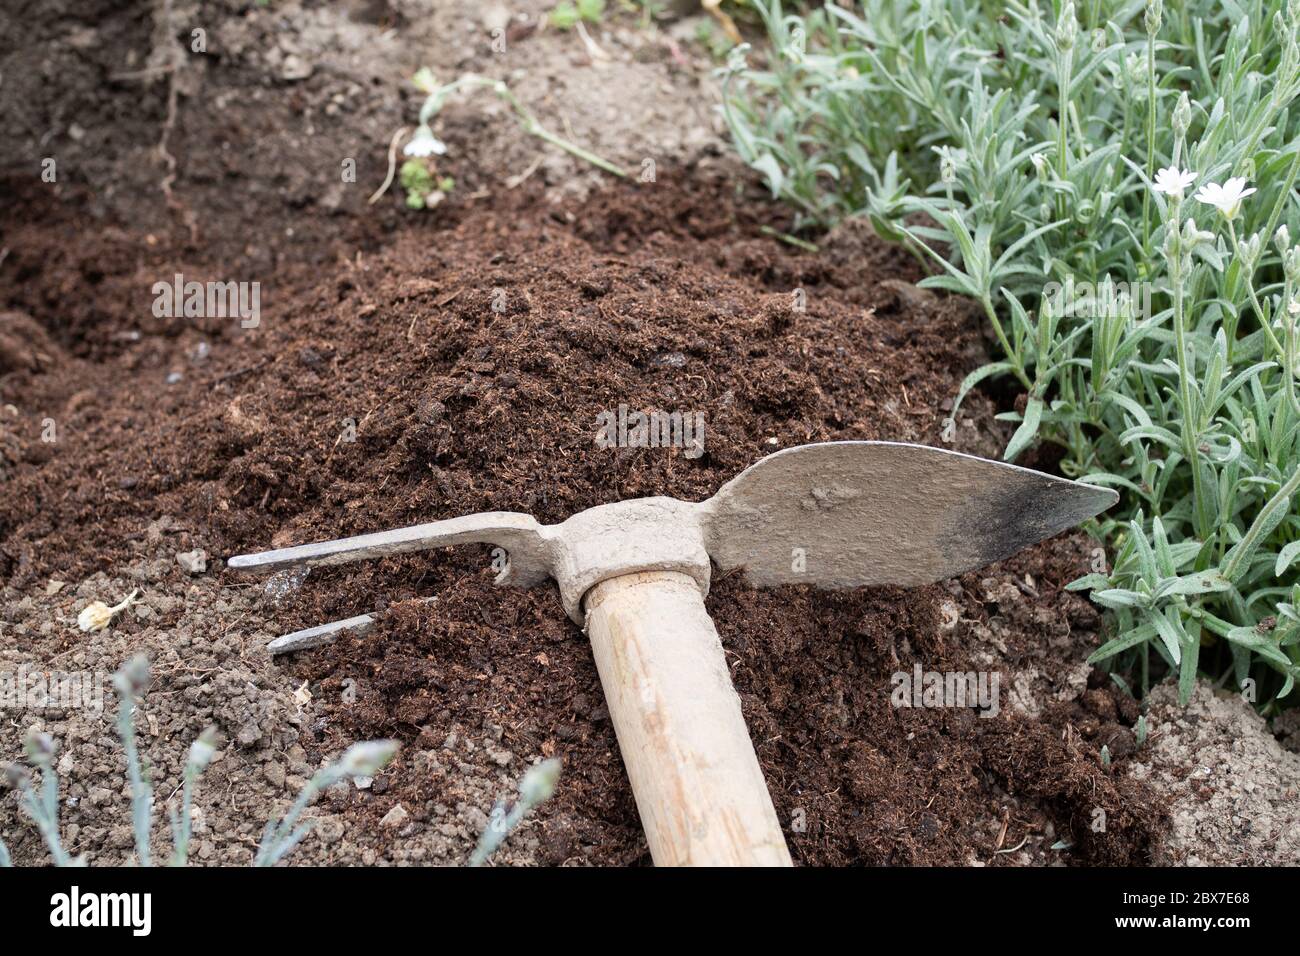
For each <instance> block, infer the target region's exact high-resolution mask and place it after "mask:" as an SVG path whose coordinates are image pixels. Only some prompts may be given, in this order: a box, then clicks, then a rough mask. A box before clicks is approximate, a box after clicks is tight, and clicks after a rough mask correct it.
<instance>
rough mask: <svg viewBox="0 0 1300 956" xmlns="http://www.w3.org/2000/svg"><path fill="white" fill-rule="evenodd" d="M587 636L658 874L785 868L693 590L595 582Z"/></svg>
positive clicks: (672, 579) (644, 577)
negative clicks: (665, 870)
mask: <svg viewBox="0 0 1300 956" xmlns="http://www.w3.org/2000/svg"><path fill="white" fill-rule="evenodd" d="M586 608H587V612H588V614H587V634H588V636H589V637H590V638H591V648H592V651H593V652H594V654H595V657H596V668H597V669H598V670H599V671H600V681H601V684H602V685H603V686H604V688H605V700H606V702H607V703H608V705H609V715H610V719H611V720H612V721H613V722H614V731H615V733H617V735H618V746H619V750H621V751H622V754H623V764H624V766H625V767H626V768H627V775H628V777H629V778H630V779H631V781H632V793H633V794H634V795H635V797H636V805H637V810H638V811H640V814H641V824H642V826H643V827H644V828H645V834H646V840H647V841H648V842H649V844H650V855H651V856H652V857H653V858H654V862H655V865H656V866H790V865H791V863H790V853H789V851H788V850H787V849H786V846H785V838H784V836H783V835H782V833H781V824H780V823H779V822H778V821H777V817H776V810H775V809H774V808H773V807H772V798H771V797H770V796H768V792H767V784H766V782H765V781H764V779H763V771H762V770H761V769H760V768H759V766H758V758H757V757H756V756H755V755H754V746H753V744H752V743H751V742H750V739H749V730H748V729H747V728H746V727H745V719H744V717H743V716H742V715H741V712H740V698H739V697H738V696H737V695H736V691H735V688H733V687H732V686H731V675H730V673H729V671H728V670H727V662H726V659H725V658H724V657H723V653H722V642H721V641H720V640H719V639H718V632H717V631H716V630H715V629H714V627H713V621H712V620H710V619H709V614H708V611H706V610H705V608H704V598H703V596H702V595H701V594H700V588H699V585H698V584H696V583H695V581H694V579H693V578H691V577H690V576H689V575H685V574H680V573H678V572H675V571H647V572H641V573H637V574H627V575H623V576H622V577H618V578H613V579H611V580H608V581H603V582H601V583H600V584H598V585H596V586H595V587H594V588H592V590H591V592H590V593H589V594H588V595H587V599H586Z"/></svg>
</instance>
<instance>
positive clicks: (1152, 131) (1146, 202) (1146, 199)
mask: <svg viewBox="0 0 1300 956" xmlns="http://www.w3.org/2000/svg"><path fill="white" fill-rule="evenodd" d="M1155 178H1156V38H1155V34H1152V33H1148V34H1147V181H1148V182H1154V181H1155ZM1142 256H1143V258H1144V259H1146V261H1148V262H1150V261H1151V191H1150V190H1144V191H1143V193H1142Z"/></svg>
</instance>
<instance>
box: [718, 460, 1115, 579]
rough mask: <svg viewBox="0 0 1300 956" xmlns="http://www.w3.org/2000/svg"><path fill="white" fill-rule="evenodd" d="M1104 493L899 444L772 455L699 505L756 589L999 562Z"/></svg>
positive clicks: (1101, 505)
mask: <svg viewBox="0 0 1300 956" xmlns="http://www.w3.org/2000/svg"><path fill="white" fill-rule="evenodd" d="M1118 500H1119V496H1118V495H1117V494H1116V493H1115V492H1113V491H1110V490H1108V489H1105V488H1097V487H1094V486H1092V485H1085V484H1081V483H1080V482H1077V481H1067V480H1066V479H1064V478H1055V477H1053V476H1051V475H1045V474H1043V473H1041V472H1037V471H1030V470H1029V469H1027V468H1019V467H1017V466H1015V465H1007V464H1003V463H1001V462H996V461H989V460H987V459H983V458H975V457H973V456H971V455H963V454H959V453H957V452H951V451H944V450H943V449H939V448H930V447H928V446H925V445H909V444H901V443H896V442H866V441H861V442H857V441H855V442H825V443H822V444H816V445H806V446H803V447H801V448H790V449H787V450H785V451H779V452H777V453H776V454H774V455H769V456H768V457H767V458H764V459H763V460H762V461H759V462H757V463H755V464H754V465H752V466H750V467H749V468H747V469H746V470H745V471H743V472H741V473H740V474H739V475H737V476H736V477H735V478H733V479H732V480H731V481H729V482H728V483H727V484H725V485H723V486H722V488H721V489H719V491H718V493H717V494H716V495H714V496H713V497H712V498H710V499H709V500H708V501H706V502H704V503H703V504H702V505H701V506H700V507H701V509H702V511H703V512H704V513H703V515H702V517H703V524H704V529H705V539H706V546H707V547H708V551H709V554H710V556H712V558H713V559H714V561H716V562H717V563H718V565H719V566H720V567H721V568H723V569H724V570H727V569H731V568H744V569H745V572H746V576H747V577H748V579H749V581H750V583H751V584H754V585H757V586H760V587H762V586H770V585H778V584H814V585H817V586H818V587H822V588H850V587H858V586H860V585H864V584H898V585H919V584H930V583H932V582H935V581H941V580H943V579H944V578H949V577H952V576H954V575H957V574H962V573H963V572H966V571H970V570H972V569H973V568H978V567H982V566H984V565H986V564H991V563H993V562H995V561H1000V560H1002V559H1003V558H1006V557H1008V556H1010V555H1012V554H1014V553H1015V552H1017V551H1019V550H1020V549H1021V548H1024V547H1027V546H1029V545H1031V544H1034V543H1036V542H1038V541H1042V540H1044V539H1046V538H1050V537H1052V536H1053V535H1055V534H1057V533H1059V532H1061V531H1064V530H1065V529H1066V528H1070V527H1072V526H1074V525H1076V524H1078V523H1079V522H1081V521H1083V520H1085V519H1087V518H1090V517H1092V516H1093V515H1096V514H1099V513H1100V512H1102V511H1105V510H1106V509H1107V508H1109V507H1110V506H1111V505H1113V504H1114V503H1115V502H1116V501H1118Z"/></svg>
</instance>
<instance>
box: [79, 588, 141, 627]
mask: <svg viewBox="0 0 1300 956" xmlns="http://www.w3.org/2000/svg"><path fill="white" fill-rule="evenodd" d="M138 593H139V592H138V591H132V592H131V593H130V594H128V595H127V596H126V600H125V601H123V602H122V603H121V604H115V605H113V606H112V607H109V606H108V605H107V604H105V603H104V602H103V601H91V602H90V603H89V604H87V605H86V606H85V607H84V608H82V609H81V613H80V614H78V615H77V627H79V628H81V629H82V630H83V631H102V630H103V629H104V628H106V627H108V625H109V624H111V623H112V621H113V617H114V616H115V615H116V614H118V613H119V612H121V611H125V610H126V609H127V608H129V607H130V606H131V605H132V604H134V603H135V596H136V595H137V594H138Z"/></svg>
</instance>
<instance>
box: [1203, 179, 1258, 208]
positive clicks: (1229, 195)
mask: <svg viewBox="0 0 1300 956" xmlns="http://www.w3.org/2000/svg"><path fill="white" fill-rule="evenodd" d="M1245 185H1246V180H1245V178H1244V177H1242V176H1233V177H1232V178H1231V179H1229V180H1228V181H1227V182H1226V183H1224V184H1223V185H1222V186H1220V185H1219V184H1218V183H1206V184H1205V185H1204V186H1202V187H1201V188H1200V189H1199V190H1198V191H1197V193H1196V198H1197V199H1198V200H1199V201H1201V202H1203V203H1205V204H1206V205H1207V206H1214V207H1215V208H1216V209H1218V210H1219V212H1220V213H1222V214H1223V218H1224V219H1235V218H1236V217H1237V213H1239V212H1240V211H1241V201H1242V200H1243V199H1245V198H1246V197H1247V196H1249V195H1250V194H1251V193H1253V192H1254V191H1255V187H1253V186H1252V187H1251V188H1250V189H1246V188H1244V187H1245Z"/></svg>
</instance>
